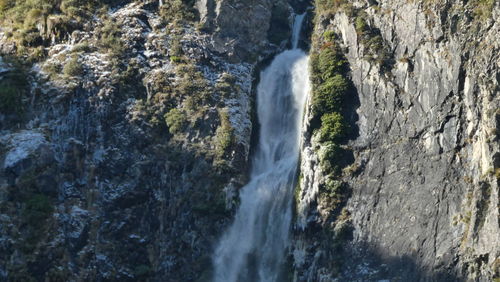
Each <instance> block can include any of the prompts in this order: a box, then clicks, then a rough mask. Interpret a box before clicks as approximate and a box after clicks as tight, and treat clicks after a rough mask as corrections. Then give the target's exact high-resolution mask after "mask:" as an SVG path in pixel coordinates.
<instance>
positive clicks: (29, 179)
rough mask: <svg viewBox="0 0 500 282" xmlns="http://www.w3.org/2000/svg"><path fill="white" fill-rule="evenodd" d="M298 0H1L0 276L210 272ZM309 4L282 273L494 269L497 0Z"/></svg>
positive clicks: (120, 277)
mask: <svg viewBox="0 0 500 282" xmlns="http://www.w3.org/2000/svg"><path fill="white" fill-rule="evenodd" d="M56 2H57V3H56ZM310 2H311V1H300V0H294V1H285V0H217V1H216V0H198V1H190V0H174V1H169V0H164V1H161V0H160V1H153V0H146V1H127V0H106V1H97V0H92V1H87V2H86V1H73V0H63V1H45V0H44V1H17V2H16V1H0V18H1V20H2V25H1V28H0V50H1V52H2V55H1V60H0V222H1V224H0V281H209V280H210V277H211V262H210V256H211V254H212V251H213V245H214V243H215V242H216V240H217V238H219V236H220V234H221V232H223V231H224V230H225V227H226V226H227V225H228V223H229V222H230V220H231V218H232V214H233V212H234V207H235V206H236V205H237V204H238V197H237V194H238V188H239V187H241V186H242V185H243V184H244V183H245V182H246V177H247V169H248V167H249V166H248V156H249V154H250V152H251V144H252V140H253V139H252V138H254V137H253V136H255V135H256V134H257V130H256V129H257V126H255V122H253V121H254V120H255V117H254V115H255V114H254V109H253V105H254V103H255V101H254V98H253V97H254V94H255V93H254V85H255V80H256V79H258V77H257V76H258V72H259V70H260V68H261V67H262V66H263V65H265V62H266V61H267V59H269V58H270V57H272V56H273V55H274V54H276V53H277V52H278V51H280V50H283V49H284V48H286V46H287V44H289V43H288V39H289V37H290V24H291V22H292V17H291V15H292V13H293V10H295V11H296V12H303V11H304V10H305V8H306V7H307V6H308V5H313V4H312V3H310ZM54 3H56V4H54ZM314 6H315V7H314V9H313V10H309V14H308V15H309V17H308V19H307V21H308V22H310V23H312V24H311V26H310V27H305V28H304V30H303V34H304V37H308V36H307V35H308V34H309V35H310V37H311V50H310V52H311V56H312V57H313V59H312V60H311V62H312V66H311V67H312V70H313V77H312V80H313V86H314V89H313V90H312V95H311V97H310V103H309V106H308V108H307V109H306V112H307V113H306V117H305V123H306V125H305V128H304V130H303V148H302V153H301V166H300V177H299V183H298V185H297V190H296V206H295V207H296V211H297V212H296V217H295V221H296V222H295V224H294V228H293V230H292V232H293V235H294V239H293V242H291V244H292V247H291V250H290V260H289V261H290V265H289V269H290V270H289V272H290V277H292V276H293V277H294V280H295V281H332V280H334V279H338V280H340V281H355V280H358V281H371V280H375V281H376V280H381V279H382V280H383V279H389V280H391V281H399V280H403V281H405V280H408V281H417V280H439V281H457V280H464V281H465V280H476V281H489V280H492V279H494V278H499V277H500V270H499V266H500V260H499V255H500V249H499V246H500V238H499V236H500V230H499V195H498V194H499V188H498V187H499V186H498V178H499V174H500V172H499V163H500V154H499V148H498V146H499V145H498V138H499V137H498V132H499V129H498V126H499V123H500V113H499V110H498V109H499V103H500V102H499V97H498V95H497V94H498V92H499V85H498V80H499V70H498V69H499V67H500V59H499V52H498V51H499V44H500V41H499V35H500V30H499V29H500V26H499V23H498V20H497V19H498V18H499V15H500V7H499V4H498V2H497V1H496V2H495V1H491V0H487V1H483V0H470V1H455V0H450V1H385V0H381V1H378V2H376V1H349V2H347V1H328V0H318V1H316V2H315V3H314ZM308 41H309V39H305V40H304V42H302V43H303V44H302V45H303V46H309V42H308ZM332 86H335V87H332ZM340 89H342V93H340ZM325 93H326V95H327V96H328V97H330V98H331V97H333V96H334V94H335V95H337V94H338V95H339V97H337V96H335V99H333V100H329V99H330V98H328V97H327V98H325V97H324V94H325ZM320 98H321V99H326V100H325V101H326V103H325V105H323V106H322V107H320V105H321V103H319V102H318V101H323V100H321V99H320ZM337 98H338V99H337ZM318 99H319V100H318Z"/></svg>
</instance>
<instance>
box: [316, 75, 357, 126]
mask: <svg viewBox="0 0 500 282" xmlns="http://www.w3.org/2000/svg"><path fill="white" fill-rule="evenodd" d="M348 90H349V83H348V82H347V80H346V79H345V78H344V77H343V76H342V75H340V74H336V75H334V76H333V77H329V78H327V79H326V80H325V81H324V82H323V83H321V84H319V85H317V86H316V88H315V89H314V92H313V93H314V95H313V98H312V107H313V112H314V115H315V116H321V115H323V114H325V113H331V112H336V111H340V110H341V108H342V102H343V100H344V97H345V95H346V92H347V91H348Z"/></svg>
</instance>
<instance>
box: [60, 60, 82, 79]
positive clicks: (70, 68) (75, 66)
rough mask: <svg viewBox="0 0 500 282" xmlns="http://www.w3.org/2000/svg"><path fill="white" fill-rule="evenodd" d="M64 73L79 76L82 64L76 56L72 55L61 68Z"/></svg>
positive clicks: (69, 75)
mask: <svg viewBox="0 0 500 282" xmlns="http://www.w3.org/2000/svg"><path fill="white" fill-rule="evenodd" d="M63 73H64V75H66V76H68V77H71V76H79V75H82V74H83V66H82V65H81V63H80V62H78V57H77V56H73V57H72V58H71V59H70V60H69V61H68V62H67V63H66V64H65V65H64V68H63Z"/></svg>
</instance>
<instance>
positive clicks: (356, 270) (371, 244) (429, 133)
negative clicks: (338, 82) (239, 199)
mask: <svg viewBox="0 0 500 282" xmlns="http://www.w3.org/2000/svg"><path fill="white" fill-rule="evenodd" d="M370 3H371V2H370ZM476 4H477V3H476ZM476 4H474V3H469V5H465V6H464V4H463V3H462V2H461V1H446V2H443V3H421V2H418V1H417V2H408V1H378V3H375V4H373V3H372V4H367V2H362V1H354V2H353V4H352V7H348V8H347V9H345V10H339V11H338V12H337V13H335V14H334V15H333V16H331V17H320V18H319V19H317V23H316V27H315V31H314V33H315V34H316V35H317V36H318V35H321V34H323V33H324V32H326V31H334V32H335V33H336V34H337V35H338V38H337V41H338V42H339V44H341V45H342V46H343V47H344V48H345V54H346V57H347V59H348V61H349V64H350V69H351V79H352V82H353V84H354V86H355V88H356V90H357V94H358V97H357V98H359V105H358V106H357V109H356V115H357V117H356V119H357V122H356V123H355V125H354V127H355V128H356V131H357V132H356V133H357V136H356V137H355V138H352V140H351V141H349V142H348V143H347V144H346V146H347V147H348V148H349V149H350V150H352V152H353V155H354V161H353V162H352V164H351V165H350V166H349V167H348V168H346V169H344V173H343V176H342V179H343V181H345V182H346V183H347V185H348V187H349V194H350V196H349V199H348V201H347V203H346V206H345V211H344V216H342V215H338V219H337V220H336V222H335V223H333V226H327V225H326V222H325V221H324V218H325V217H326V216H325V214H328V213H329V211H328V207H325V206H322V205H321V202H320V201H319V200H318V199H319V194H320V192H319V190H320V189H319V188H318V186H321V185H322V181H323V175H322V172H321V168H320V166H319V164H318V154H317V153H314V150H315V149H314V148H315V147H317V143H316V142H315V140H314V138H311V136H309V134H307V130H306V132H305V133H304V139H305V142H304V144H305V145H304V148H303V152H302V165H301V171H302V179H301V182H300V186H301V187H302V192H301V194H300V195H301V197H300V199H299V201H298V212H299V214H298V221H297V226H298V229H299V231H298V232H296V233H297V234H296V242H295V251H294V256H295V264H296V266H297V269H298V270H297V273H296V275H297V276H296V277H298V280H299V281H330V279H333V278H334V277H339V278H340V280H346V281H354V280H359V281H367V280H370V281H371V280H379V279H389V280H391V281H393V280H394V281H399V280H403V281H417V280H422V281H427V280H433V281H434V280H436V281H460V280H464V281H465V280H470V281H491V280H492V279H493V278H497V277H500V276H499V275H500V269H499V267H500V258H499V256H500V248H499V246H500V227H499V220H500V217H499V183H498V181H499V160H498V158H499V156H500V154H499V110H498V109H499V106H500V100H499V99H500V97H499V95H498V94H499V90H500V88H499V67H500V56H499V47H500V40H499V36H498V35H499V34H500V23H499V22H498V21H497V20H496V19H498V17H499V15H500V7H499V5H498V2H496V3H494V4H493V6H492V8H491V9H492V10H491V17H486V18H478V17H477V16H475V15H476V14H477V13H478V11H477V9H480V8H478V6H475V5H476ZM361 13H363V14H362V15H363V17H364V19H365V20H366V22H367V23H368V25H369V26H370V28H371V29H375V30H379V32H380V35H381V37H382V39H383V47H384V48H386V49H387V50H389V51H388V56H389V59H390V60H386V61H385V63H384V62H383V63H382V64H381V63H380V61H381V60H377V57H376V59H375V60H373V59H371V58H370V57H369V56H368V54H369V52H370V50H369V48H370V46H368V45H369V44H367V42H366V40H364V39H363V38H362V36H360V32H359V29H358V30H357V26H356V25H358V24H359V23H358V21H360V20H358V21H357V18H356V15H358V17H359V16H360V15H361ZM375 53H376V54H378V58H379V59H380V57H382V56H384V55H386V54H383V51H382V50H381V49H380V50H375ZM387 62H389V63H387ZM347 215H348V216H347ZM346 222H347V223H348V224H349V225H350V226H351V228H352V230H351V231H350V234H349V236H347V237H346V238H345V239H343V240H342V241H341V242H342V243H341V245H342V247H340V248H336V249H334V250H332V247H331V244H330V245H328V244H325V242H324V241H325V239H324V238H325V237H324V235H320V234H321V233H322V232H325V230H333V229H338V228H339V226H341V225H342V224H345V223H346ZM302 228H303V229H302ZM322 230H323V231H322ZM332 234H335V230H333V231H332ZM335 236H336V235H332V237H335ZM339 254H340V255H341V257H342V260H343V262H344V263H340V265H337V268H335V269H334V270H332V268H331V266H329V264H328V261H329V260H331V259H332V257H335V256H336V255H339Z"/></svg>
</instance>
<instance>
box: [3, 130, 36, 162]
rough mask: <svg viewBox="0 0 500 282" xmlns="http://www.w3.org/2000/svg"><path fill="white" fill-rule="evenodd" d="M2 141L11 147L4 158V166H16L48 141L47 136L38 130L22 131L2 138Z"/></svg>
mask: <svg viewBox="0 0 500 282" xmlns="http://www.w3.org/2000/svg"><path fill="white" fill-rule="evenodd" d="M0 143H2V144H4V145H6V146H7V148H9V151H8V152H7V155H6V157H5V160H4V168H9V167H13V166H15V165H16V164H17V163H18V162H20V161H22V160H24V159H26V158H27V157H28V156H29V155H30V154H32V153H34V152H35V151H36V150H37V149H38V148H39V147H40V146H41V145H42V144H44V143H46V140H45V136H44V135H43V134H42V133H40V132H38V131H31V130H26V131H21V132H19V133H13V134H9V135H6V136H4V137H1V138H0Z"/></svg>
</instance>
